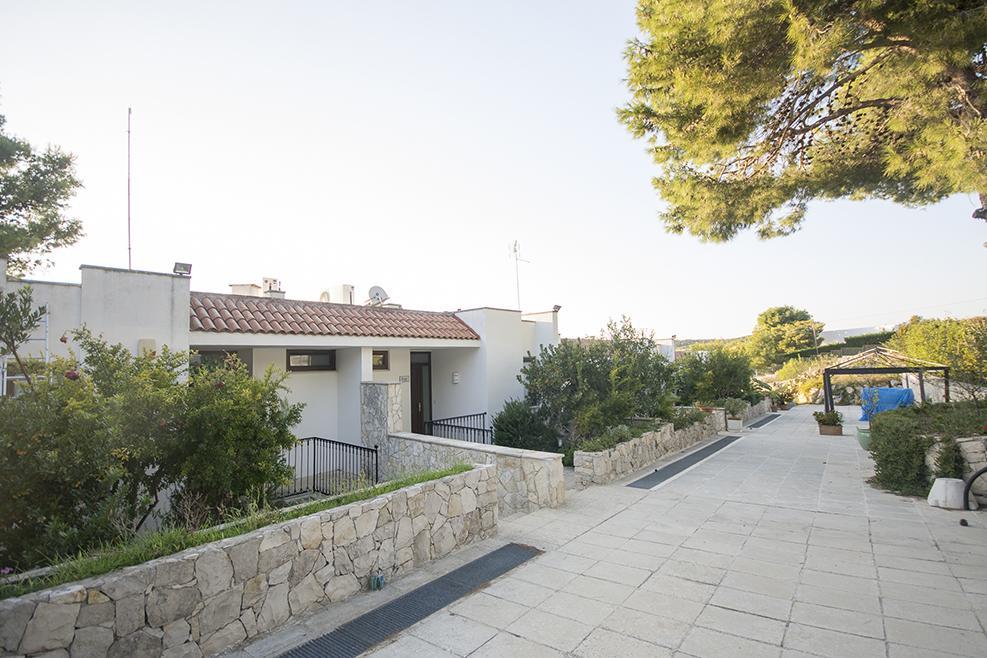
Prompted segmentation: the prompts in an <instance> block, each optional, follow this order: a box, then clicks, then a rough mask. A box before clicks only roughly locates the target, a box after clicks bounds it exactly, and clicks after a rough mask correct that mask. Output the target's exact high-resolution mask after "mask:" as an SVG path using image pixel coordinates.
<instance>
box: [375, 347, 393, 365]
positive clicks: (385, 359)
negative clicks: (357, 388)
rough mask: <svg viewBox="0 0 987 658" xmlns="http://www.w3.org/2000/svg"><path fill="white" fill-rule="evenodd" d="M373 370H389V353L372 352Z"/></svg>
mask: <svg viewBox="0 0 987 658" xmlns="http://www.w3.org/2000/svg"><path fill="white" fill-rule="evenodd" d="M373 359H374V370H390V369H391V353H390V352H388V351H387V350H374V357H373Z"/></svg>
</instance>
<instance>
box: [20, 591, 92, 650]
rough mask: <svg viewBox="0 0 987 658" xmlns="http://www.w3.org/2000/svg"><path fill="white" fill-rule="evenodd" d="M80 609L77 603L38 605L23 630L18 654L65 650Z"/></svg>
mask: <svg viewBox="0 0 987 658" xmlns="http://www.w3.org/2000/svg"><path fill="white" fill-rule="evenodd" d="M81 607H82V605H81V604H79V603H39V604H38V606H37V608H35V609H34V615H33V616H32V617H31V621H29V622H28V624H27V627H26V628H25V629H24V637H23V638H22V639H21V645H20V652H21V653H41V652H42V651H50V650H52V649H65V648H67V647H68V646H69V644H71V643H72V638H73V637H74V636H75V620H76V619H77V618H78V616H79V608H81ZM4 621H5V624H4V625H5V626H6V620H4Z"/></svg>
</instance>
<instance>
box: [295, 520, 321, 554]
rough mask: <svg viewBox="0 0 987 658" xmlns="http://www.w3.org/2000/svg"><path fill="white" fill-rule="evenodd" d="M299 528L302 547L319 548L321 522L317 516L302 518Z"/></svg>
mask: <svg viewBox="0 0 987 658" xmlns="http://www.w3.org/2000/svg"><path fill="white" fill-rule="evenodd" d="M299 530H300V532H301V534H300V537H299V538H300V540H301V542H302V548H319V546H321V545H322V522H321V521H319V517H318V516H310V517H308V518H305V519H302V522H301V525H300V528H299Z"/></svg>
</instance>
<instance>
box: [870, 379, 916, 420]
mask: <svg viewBox="0 0 987 658" xmlns="http://www.w3.org/2000/svg"><path fill="white" fill-rule="evenodd" d="M860 399H861V400H862V401H863V404H861V405H860V408H861V410H862V411H863V415H861V416H860V420H870V419H871V416H873V415H874V414H877V413H881V412H882V411H887V410H888V409H897V408H898V407H910V406H912V405H913V404H915V393H913V392H912V389H910V388H873V387H871V388H865V389H863V390H862V391H861V392H860Z"/></svg>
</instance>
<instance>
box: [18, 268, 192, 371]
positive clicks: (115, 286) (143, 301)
mask: <svg viewBox="0 0 987 658" xmlns="http://www.w3.org/2000/svg"><path fill="white" fill-rule="evenodd" d="M80 270H81V273H82V275H81V283H78V284H75V283H52V282H46V281H33V280H9V281H7V283H6V288H7V289H9V290H13V289H16V288H20V287H23V286H25V285H28V286H30V287H31V289H32V291H33V295H34V303H35V304H36V305H38V306H41V305H47V306H48V310H49V313H48V335H49V340H48V348H49V352H50V354H51V355H53V356H68V354H69V352H68V350H69V347H70V346H71V344H70V343H69V344H66V343H61V342H60V341H59V340H58V339H59V337H61V336H62V335H63V334H67V333H68V332H70V331H72V330H74V329H78V328H79V327H81V326H83V325H85V326H87V327H88V328H89V329H91V330H92V332H93V333H94V334H97V335H102V336H103V337H104V338H106V340H107V341H108V342H110V343H121V344H123V345H124V346H125V347H127V348H128V349H129V350H131V351H133V352H136V351H137V348H138V342H139V341H140V340H142V339H149V340H151V341H153V342H154V346H155V348H156V349H160V348H161V346H163V345H167V346H168V347H169V348H171V349H172V350H175V351H180V350H187V349H188V347H189V331H188V313H189V279H188V278H187V277H179V276H175V275H172V274H161V273H156V272H139V271H133V270H117V269H112V268H104V267H93V266H89V265H83V266H82V267H81V268H80ZM43 336H44V328H43V327H39V328H38V330H37V331H36V332H35V333H34V335H33V336H32V338H37V339H40V338H42V337H43ZM43 353H44V342H43V341H42V340H32V341H30V342H29V343H28V344H27V345H26V346H25V349H24V354H25V355H28V356H31V357H40V356H42V355H43Z"/></svg>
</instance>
